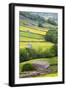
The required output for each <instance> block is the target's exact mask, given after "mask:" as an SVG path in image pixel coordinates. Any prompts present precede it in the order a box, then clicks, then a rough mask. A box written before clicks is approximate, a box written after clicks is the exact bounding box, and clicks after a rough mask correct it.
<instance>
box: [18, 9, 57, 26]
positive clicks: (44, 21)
mask: <svg viewBox="0 0 66 90" xmlns="http://www.w3.org/2000/svg"><path fill="white" fill-rule="evenodd" d="M19 19H20V26H21V25H28V26H39V27H57V26H58V16H57V13H43V12H22V11H20V13H19Z"/></svg>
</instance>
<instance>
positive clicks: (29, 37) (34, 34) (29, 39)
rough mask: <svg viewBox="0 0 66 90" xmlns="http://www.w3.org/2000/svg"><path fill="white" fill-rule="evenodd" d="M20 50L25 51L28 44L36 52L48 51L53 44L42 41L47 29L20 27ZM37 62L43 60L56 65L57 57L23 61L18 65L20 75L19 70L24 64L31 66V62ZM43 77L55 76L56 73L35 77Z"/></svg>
mask: <svg viewBox="0 0 66 90" xmlns="http://www.w3.org/2000/svg"><path fill="white" fill-rule="evenodd" d="M19 30H20V37H19V39H20V43H19V45H20V47H19V48H20V49H25V48H27V45H28V44H31V46H32V47H31V48H32V49H34V50H37V51H38V52H40V51H45V50H48V49H50V48H51V47H52V46H53V45H54V43H51V42H48V41H46V40H45V39H44V36H45V35H46V33H47V31H48V28H40V27H37V26H35V27H30V26H20V27H19ZM33 60H34V61H37V60H43V61H44V60H45V61H48V62H49V63H50V64H57V60H58V59H57V57H51V58H37V59H31V60H29V61H25V62H22V63H20V64H19V71H20V73H21V70H22V68H23V65H24V64H27V63H30V64H32V61H33ZM49 68H57V66H51V67H49ZM45 76H47V77H48V76H57V72H56V73H48V74H46V75H45V74H44V75H39V76H37V77H45Z"/></svg>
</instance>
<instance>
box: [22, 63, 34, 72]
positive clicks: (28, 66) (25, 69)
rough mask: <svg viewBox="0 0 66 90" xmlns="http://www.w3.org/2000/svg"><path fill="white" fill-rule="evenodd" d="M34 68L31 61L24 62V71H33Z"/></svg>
mask: <svg viewBox="0 0 66 90" xmlns="http://www.w3.org/2000/svg"><path fill="white" fill-rule="evenodd" d="M32 70H34V67H33V66H32V65H31V64H30V63H27V64H24V65H23V67H22V72H23V71H32Z"/></svg>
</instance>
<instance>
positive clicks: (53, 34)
mask: <svg viewBox="0 0 66 90" xmlns="http://www.w3.org/2000/svg"><path fill="white" fill-rule="evenodd" d="M45 40H47V41H49V42H52V43H57V42H58V31H57V30H48V32H47V34H46V35H45Z"/></svg>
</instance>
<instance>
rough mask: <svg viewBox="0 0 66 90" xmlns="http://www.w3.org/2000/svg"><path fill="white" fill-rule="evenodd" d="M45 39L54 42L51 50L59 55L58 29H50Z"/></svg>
mask: <svg viewBox="0 0 66 90" xmlns="http://www.w3.org/2000/svg"><path fill="white" fill-rule="evenodd" d="M45 40H46V41H49V42H52V43H54V46H53V47H52V48H51V52H52V53H54V55H55V56H57V54H58V53H57V43H58V30H57V29H53V30H49V31H48V32H47V34H46V35H45Z"/></svg>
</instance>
